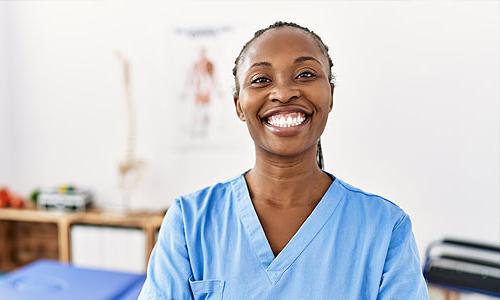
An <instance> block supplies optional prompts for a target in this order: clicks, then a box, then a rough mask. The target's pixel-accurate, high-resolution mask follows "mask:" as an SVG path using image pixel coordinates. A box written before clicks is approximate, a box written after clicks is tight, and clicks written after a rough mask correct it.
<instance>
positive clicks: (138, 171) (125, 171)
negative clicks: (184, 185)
mask: <svg viewBox="0 0 500 300" xmlns="http://www.w3.org/2000/svg"><path fill="white" fill-rule="evenodd" d="M116 56H117V58H118V59H119V60H120V62H121V64H122V66H123V87H124V91H125V94H124V95H125V106H126V112H127V144H126V152H125V159H124V160H123V161H121V162H120V163H119V165H118V180H119V187H120V192H121V198H122V199H121V200H122V201H121V204H120V209H121V210H127V209H128V208H129V205H130V198H131V197H132V192H133V190H134V189H135V188H136V187H137V185H138V184H139V182H140V181H141V178H142V175H143V174H142V173H143V170H144V162H143V161H142V160H140V159H137V158H136V157H135V143H136V128H135V111H134V105H133V102H132V95H131V91H130V62H129V60H128V58H127V57H125V56H124V55H123V54H121V53H120V52H116Z"/></svg>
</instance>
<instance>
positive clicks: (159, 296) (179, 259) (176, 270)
mask: <svg viewBox="0 0 500 300" xmlns="http://www.w3.org/2000/svg"><path fill="white" fill-rule="evenodd" d="M191 275H192V273H191V267H190V264H189V255H188V251H187V246H186V239H185V235H184V222H183V217H182V208H181V206H180V204H179V200H176V201H175V203H174V204H173V205H172V206H171V207H170V208H169V209H168V211H167V214H166V216H165V219H164V220H163V224H162V226H161V228H160V232H159V234H158V241H157V242H156V245H155V247H154V249H153V252H152V253H151V257H150V259H149V264H148V271H147V277H146V281H145V282H144V286H143V287H142V291H141V294H140V295H139V299H140V300H146V299H147V300H149V299H155V300H163V299H165V300H172V299H174V300H181V299H192V295H191V289H190V287H189V278H190V277H191Z"/></svg>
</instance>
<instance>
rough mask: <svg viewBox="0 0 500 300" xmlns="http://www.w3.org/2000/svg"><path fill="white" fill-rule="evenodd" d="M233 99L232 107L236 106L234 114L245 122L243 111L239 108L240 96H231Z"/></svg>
mask: <svg viewBox="0 0 500 300" xmlns="http://www.w3.org/2000/svg"><path fill="white" fill-rule="evenodd" d="M233 100H234V107H235V108H236V114H237V115H238V118H240V120H241V121H243V122H245V121H246V118H245V114H244V113H243V110H242V109H241V102H240V98H238V96H233Z"/></svg>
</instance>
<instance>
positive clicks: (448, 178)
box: [0, 1, 500, 251]
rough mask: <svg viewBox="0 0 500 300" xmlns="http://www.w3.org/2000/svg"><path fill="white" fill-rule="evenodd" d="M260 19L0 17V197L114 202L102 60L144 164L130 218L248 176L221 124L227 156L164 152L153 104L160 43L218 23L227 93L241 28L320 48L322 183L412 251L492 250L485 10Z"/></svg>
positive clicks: (364, 6) (331, 8) (212, 12)
mask: <svg viewBox="0 0 500 300" xmlns="http://www.w3.org/2000/svg"><path fill="white" fill-rule="evenodd" d="M262 5H264V2H262V1H256V2H253V3H252V2H239V3H236V4H235V3H233V2H229V1H224V2H210V3H205V2H200V3H193V2H190V3H187V4H179V3H175V4H168V3H164V2H158V3H155V4H152V3H151V2H149V4H148V5H145V4H140V2H123V1H116V2H101V1H96V2H87V1H69V2H61V1H53V2H52V1H43V2H42V1H36V2H17V3H7V4H6V3H0V9H2V10H4V9H5V8H6V7H7V6H9V7H10V8H11V14H10V23H9V24H8V25H9V26H5V27H3V26H2V27H0V32H2V31H6V30H7V31H8V34H9V35H10V36H11V37H12V38H11V40H10V43H9V47H10V49H11V52H9V57H8V58H5V57H3V58H2V56H0V60H2V59H3V60H7V61H8V62H9V70H8V73H9V78H10V81H9V82H10V96H11V97H10V99H11V103H10V105H12V113H13V120H12V121H13V122H12V127H11V132H12V137H11V141H12V143H13V145H14V146H13V149H12V154H13V155H14V160H13V177H11V181H9V182H7V183H9V184H11V185H12V186H13V187H14V188H15V189H17V190H19V191H22V192H25V193H27V192H29V190H30V189H32V188H34V187H37V186H50V185H55V184H59V183H62V182H68V181H70V182H75V183H79V184H81V185H86V186H90V187H92V188H93V189H94V190H95V191H96V194H97V199H98V201H99V203H100V204H101V205H108V204H110V203H113V202H114V201H116V199H117V198H118V191H117V187H116V164H117V162H118V161H119V160H120V159H121V157H120V155H121V154H122V152H123V150H122V149H123V147H124V139H125V132H124V128H123V127H124V125H125V119H124V117H123V112H124V111H123V110H124V108H123V107H122V99H121V97H122V94H121V86H120V84H121V83H120V73H119V71H120V66H119V65H118V63H117V61H116V60H115V58H114V56H113V50H114V49H117V48H118V49H121V50H123V51H124V52H126V53H127V54H128V55H129V56H130V57H131V60H132V63H133V85H134V87H133V88H134V91H133V92H134V95H135V98H136V100H137V102H138V103H137V108H138V138H139V143H138V144H139V146H138V152H139V155H140V156H141V157H142V158H144V159H145V160H146V161H147V162H148V168H147V173H146V177H145V180H144V182H143V185H142V186H141V189H140V190H139V191H138V192H137V194H136V197H135V198H134V203H133V205H134V207H147V208H158V207H163V206H166V205H168V204H169V203H170V201H171V200H172V199H173V198H174V197H175V196H176V195H178V194H183V193H187V192H190V191H192V190H195V189H198V188H200V187H202V186H205V185H209V184H211V183H214V182H216V181H218V180H222V179H224V178H228V177H232V176H234V175H237V174H239V173H241V172H242V171H244V170H246V169H248V168H249V167H251V166H252V162H253V148H252V144H251V141H250V138H249V136H248V135H247V134H246V131H245V130H246V129H245V127H244V126H243V124H241V123H240V122H239V121H237V120H236V118H234V119H233V120H231V121H228V124H227V126H232V127H236V128H238V129H237V130H240V131H241V135H240V137H239V138H235V139H234V141H233V142H232V146H231V147H229V148H224V149H218V150H213V149H207V150H206V151H204V153H202V154H200V152H196V151H192V152H181V151H179V150H178V149H177V148H176V140H175V132H173V131H174V130H175V128H176V127H175V126H173V125H174V124H172V122H171V121H170V119H171V118H172V117H173V115H175V114H176V113H177V112H176V110H175V103H176V102H175V99H172V98H175V97H176V95H171V94H169V91H171V90H173V89H174V88H175V85H176V84H178V82H179V81H178V79H176V74H177V73H176V69H175V68H174V67H173V66H175V65H176V64H175V61H176V59H178V57H181V56H182V54H183V49H179V48H178V47H176V45H175V44H172V39H173V38H174V34H173V29H174V28H176V27H179V26H181V27H182V26H191V25H193V24H194V25H209V26H210V25H228V24H229V25H231V26H232V27H233V30H234V32H233V34H232V35H230V38H228V40H227V41H225V42H224V45H223V46H224V47H223V50H222V51H223V52H224V54H225V56H224V57H226V56H227V57H226V59H227V61H224V62H223V63H222V66H224V67H227V68H226V70H225V72H226V75H224V76H223V79H224V80H225V81H231V80H232V78H231V75H230V68H231V67H232V66H231V63H232V61H233V60H234V57H235V56H236V55H237V53H238V51H239V50H240V49H241V46H242V44H243V42H244V41H245V40H247V39H248V38H249V37H250V36H251V34H252V33H253V32H254V31H255V30H257V29H259V28H261V27H263V26H266V25H268V24H269V23H271V22H273V21H275V20H276V19H284V20H294V21H296V22H299V23H302V24H305V25H306V26H309V27H311V28H312V29H313V30H315V31H317V32H318V33H319V34H320V35H321V36H322V37H323V39H324V40H325V41H326V43H327V44H328V45H329V46H330V47H331V48H332V50H333V55H334V60H335V63H336V73H337V77H338V85H337V89H336V96H335V106H334V112H333V114H332V115H331V121H330V123H329V125H328V127H327V130H326V132H325V134H324V137H323V144H324V148H325V149H324V152H325V160H326V166H327V169H328V170H329V171H331V172H333V173H334V174H336V175H337V176H338V177H340V178H342V179H344V180H346V181H348V182H350V183H352V184H354V185H356V186H359V187H361V188H363V189H365V190H367V191H370V192H374V193H379V194H381V195H383V196H386V197H388V198H389V199H391V200H393V201H395V202H396V203H398V204H399V205H400V206H401V207H403V208H404V209H405V210H406V211H407V212H408V213H409V214H410V215H411V217H412V220H413V223H414V231H415V234H416V237H417V242H418V244H419V247H420V250H421V251H423V249H424V247H425V246H426V245H427V244H428V243H429V242H430V241H431V240H434V239H438V238H441V237H443V236H456V237H463V238H471V239H477V240H483V241H489V242H495V243H499V242H500V219H499V218H500V217H499V213H500V203H499V196H500V194H499V181H500V178H499V166H500V161H499V158H500V155H499V141H500V140H499V139H500V132H499V110H500V108H499V105H498V99H499V90H498V82H500V78H499V70H500V63H499V57H498V53H500V49H499V48H500V47H499V16H498V9H499V3H498V2H495V1H479V2H473V1H454V2H452V1H441V2H439V1H433V2H431V1H425V2H420V3H417V2H415V1H411V2H410V1H408V2H406V1H390V2H389V1H383V2H373V1H369V2H368V1H353V2H344V1H335V2H333V1H332V2H317V3H314V4H312V3H310V2H307V3H305V2H304V3H303V2H299V1H293V2H289V3H288V2H285V1H278V2H273V3H268V2H266V4H265V6H266V9H265V10H264V9H262ZM299 12H300V13H299ZM299 15H300V16H299ZM1 34H5V32H3V33H1ZM0 51H1V50H0ZM0 53H1V52H0ZM1 63H2V62H1V61H0V64H1ZM227 105H232V100H231V99H227ZM2 107H3V103H2Z"/></svg>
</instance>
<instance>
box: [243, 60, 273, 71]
mask: <svg viewBox="0 0 500 300" xmlns="http://www.w3.org/2000/svg"><path fill="white" fill-rule="evenodd" d="M260 66H265V67H270V66H272V64H271V63H270V62H267V61H261V62H256V63H254V64H253V65H251V66H250V68H248V69H249V70H250V69H251V68H255V67H260Z"/></svg>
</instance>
